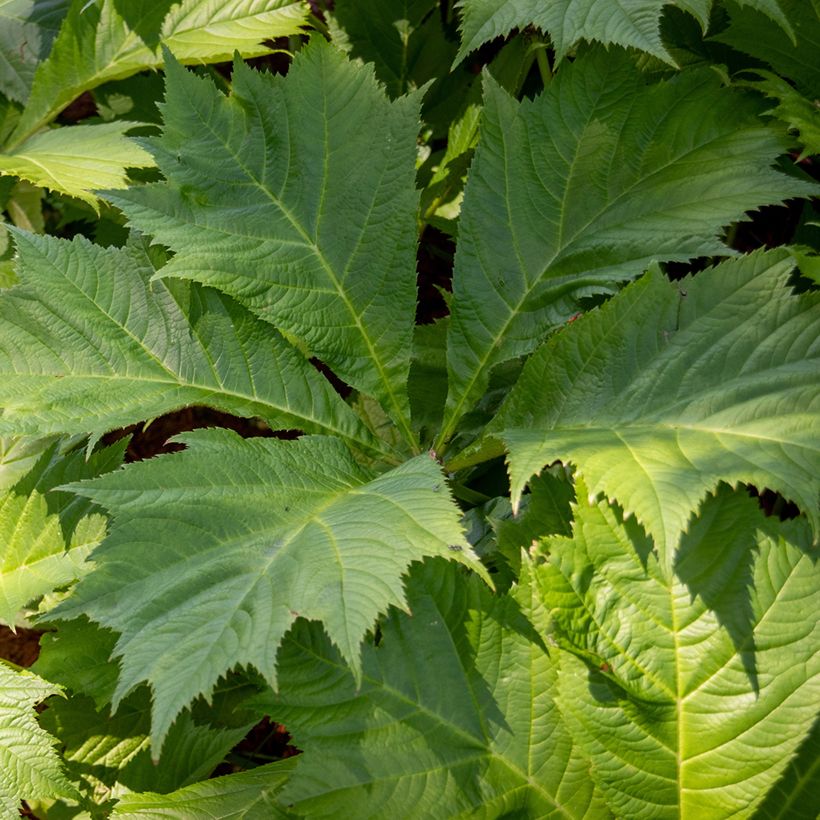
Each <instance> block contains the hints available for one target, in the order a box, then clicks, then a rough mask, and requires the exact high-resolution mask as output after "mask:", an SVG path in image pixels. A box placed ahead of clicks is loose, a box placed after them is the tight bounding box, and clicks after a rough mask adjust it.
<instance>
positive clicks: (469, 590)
mask: <svg viewBox="0 0 820 820" xmlns="http://www.w3.org/2000/svg"><path fill="white" fill-rule="evenodd" d="M408 604H409V606H410V609H411V611H412V613H413V614H412V616H408V615H406V614H404V613H399V612H397V611H395V610H392V611H391V613H390V615H389V617H388V618H387V620H386V622H385V623H383V625H382V633H381V640H380V643H379V646H378V648H373V647H368V648H367V649H366V651H365V656H364V674H363V683H362V685H361V687H357V686H356V684H355V683H354V681H353V678H352V677H351V675H350V672H349V670H347V669H346V668H345V666H344V664H343V663H342V660H341V658H340V656H339V654H338V653H337V652H336V651H335V650H334V649H333V648H332V647H331V646H330V644H329V643H328V641H327V639H326V638H325V637H324V636H323V635H322V634H321V632H320V631H319V630H318V629H316V628H315V627H312V626H310V625H307V624H300V625H297V627H295V628H294V631H293V633H292V634H291V636H289V637H288V639H287V640H286V641H285V643H284V645H283V649H282V652H283V657H282V677H281V680H280V685H281V691H280V695H279V696H273V695H271V696H269V697H268V698H265V700H264V702H265V703H266V709H267V710H268V711H269V713H270V714H272V715H276V718H277V719H278V720H282V721H283V722H284V723H285V724H286V725H287V726H288V727H289V729H290V731H291V732H292V733H293V736H294V740H295V742H296V743H297V744H298V745H299V746H300V747H301V748H303V749H305V753H304V754H303V755H302V756H301V757H300V758H298V760H297V765H296V770H295V773H294V777H293V778H292V780H291V782H290V783H289V784H288V785H287V786H286V787H285V789H284V790H283V792H282V802H283V803H286V804H292V805H293V806H294V809H295V810H296V811H297V812H298V813H299V814H305V815H306V816H308V817H315V818H320V817H328V818H331V817H339V816H342V815H344V814H347V813H351V814H354V815H355V816H356V817H372V818H376V817H386V816H391V815H395V816H406V815H407V807H408V806H412V807H413V815H414V816H417V817H436V818H455V817H459V818H467V817H478V818H487V820H490V818H495V817H505V816H509V817H539V818H607V817H609V813H608V811H607V810H606V807H605V806H604V805H603V804H602V802H601V799H600V796H599V795H598V794H596V793H595V792H594V789H593V788H592V784H591V782H590V778H589V773H588V771H587V770H586V767H585V764H584V762H583V761H582V760H581V759H580V757H579V755H578V751H577V750H576V749H575V748H574V747H573V743H572V740H571V738H570V736H569V734H568V733H567V731H566V729H565V727H564V725H563V723H562V721H561V718H560V716H559V714H558V710H557V709H556V707H555V703H554V701H553V697H552V693H553V687H554V685H555V682H556V666H555V662H554V660H553V659H552V657H551V655H550V654H549V653H548V652H547V651H546V649H545V648H544V646H543V644H541V643H540V641H539V639H538V637H537V634H536V633H535V632H534V630H533V624H538V625H539V626H540V627H545V626H546V623H547V621H548V613H547V610H546V609H545V608H544V607H543V606H542V605H541V603H540V600H539V596H538V593H537V590H535V589H534V585H533V584H532V583H531V582H530V578H529V574H528V570H527V568H526V566H525V569H524V571H523V573H522V579H521V582H520V584H519V586H518V587H517V589H516V590H515V592H514V593H513V594H511V595H505V596H503V597H500V598H494V596H493V595H492V594H490V592H489V591H488V590H487V589H486V588H485V587H484V585H483V584H482V583H481V582H480V581H479V580H478V579H477V578H475V577H473V578H468V579H465V578H463V577H461V573H460V572H459V570H458V568H456V567H447V566H445V565H443V564H442V563H441V562H432V561H431V562H427V563H426V564H425V565H424V566H423V567H419V568H418V569H416V570H414V572H413V573H412V574H411V579H410V581H409V583H408ZM433 659H435V660H433ZM433 664H434V665H435V673H433Z"/></svg>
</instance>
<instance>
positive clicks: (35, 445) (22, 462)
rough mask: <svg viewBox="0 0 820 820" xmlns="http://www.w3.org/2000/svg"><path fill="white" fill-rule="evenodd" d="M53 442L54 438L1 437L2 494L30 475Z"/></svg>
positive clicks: (0, 478)
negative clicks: (27, 474)
mask: <svg viewBox="0 0 820 820" xmlns="http://www.w3.org/2000/svg"><path fill="white" fill-rule="evenodd" d="M53 442H54V438H53V437H46V438H37V437H34V436H0V493H2V492H4V491H5V490H7V489H9V488H10V487H12V486H14V485H15V484H16V483H17V482H18V481H19V480H20V479H21V478H22V477H23V476H24V475H25V474H26V473H28V472H29V470H31V468H32V467H33V466H34V465H35V464H36V463H37V460H38V459H39V458H40V457H41V456H42V455H43V453H44V452H45V451H46V450H48V449H49V447H51V445H52V444H53Z"/></svg>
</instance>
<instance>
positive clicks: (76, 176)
mask: <svg viewBox="0 0 820 820" xmlns="http://www.w3.org/2000/svg"><path fill="white" fill-rule="evenodd" d="M138 124H139V123H133V122H126V121H122V122H108V123H100V124H98V125H77V126H74V127H71V128H55V129H52V130H50V131H43V132H41V133H39V134H35V135H34V136H33V137H30V138H29V139H27V140H26V141H25V142H23V143H22V144H20V145H18V146H17V148H16V149H15V150H14V151H13V152H11V153H7V154H0V173H4V174H13V175H15V176H18V177H22V178H23V179H26V180H28V181H29V182H33V183H34V184H35V185H42V186H43V187H45V188H51V189H52V190H54V191H59V192H60V193H63V194H68V195H69V196H75V197H77V198H78V199H81V200H83V202H87V203H88V204H89V205H91V206H93V207H95V208H96V206H97V197H96V196H95V195H94V194H93V193H92V191H94V190H96V189H99V188H125V187H126V182H127V178H126V173H125V169H126V168H150V167H153V165H154V160H153V158H152V157H151V155H150V154H149V153H148V152H147V151H146V150H145V149H144V148H140V146H139V145H137V144H136V143H135V142H134V141H133V140H130V139H128V138H127V137H126V136H125V132H126V131H128V130H129V129H131V128H133V127H134V126H135V125H138Z"/></svg>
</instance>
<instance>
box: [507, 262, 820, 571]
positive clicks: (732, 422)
mask: <svg viewBox="0 0 820 820" xmlns="http://www.w3.org/2000/svg"><path fill="white" fill-rule="evenodd" d="M792 268H793V262H792V260H791V259H790V257H789V256H788V254H786V253H785V252H784V251H771V252H769V253H757V254H753V255H750V256H747V257H744V258H742V259H738V260H730V261H727V262H723V263H722V264H720V265H718V266H717V267H715V268H712V269H711V270H708V271H704V272H703V273H699V274H697V275H696V276H694V277H689V278H687V279H685V280H682V281H681V282H679V283H675V284H671V283H670V282H669V281H668V280H666V279H665V277H664V276H663V275H662V274H660V273H650V274H647V275H646V276H645V277H644V278H642V279H641V280H640V281H639V282H636V283H634V284H632V285H630V286H629V287H628V288H626V290H624V291H623V292H622V293H620V294H619V295H618V296H616V297H615V298H614V299H612V300H611V301H610V302H608V303H607V304H605V305H604V306H603V307H602V308H599V309H597V310H595V311H593V312H592V313H590V314H588V315H587V316H584V317H581V318H580V319H579V320H578V321H576V322H573V323H572V324H571V325H569V326H568V327H567V328H565V329H564V330H562V331H561V332H560V333H558V334H557V335H556V336H554V337H553V338H552V339H551V340H550V341H549V342H547V343H546V344H545V345H544V346H543V347H542V348H541V349H540V350H539V351H537V352H536V353H535V354H534V355H533V356H532V357H531V359H530V360H529V362H527V364H526V366H525V368H524V371H523V373H522V375H521V378H520V379H519V381H518V384H517V385H516V386H515V388H514V390H513V391H512V393H511V394H510V397H509V400H508V401H507V403H506V404H505V405H504V406H503V407H502V409H501V412H500V414H499V417H498V418H497V419H496V421H495V422H494V425H495V429H498V430H503V431H504V432H503V433H502V434H501V437H502V438H503V439H504V441H505V442H506V444H507V446H508V448H509V453H510V456H509V460H510V476H511V480H512V494H513V500H514V501H516V500H517V499H518V498H519V497H520V495H521V491H522V489H523V487H524V485H525V484H526V482H527V480H528V479H529V477H530V476H531V475H533V473H535V472H538V471H539V470H540V469H541V468H542V467H543V466H544V465H545V464H549V463H551V462H552V461H555V460H561V461H566V462H572V463H573V464H575V465H576V468H577V472H578V473H579V474H580V475H582V476H583V477H584V481H585V483H586V484H587V486H588V487H589V489H590V491H591V492H592V493H600V492H603V493H605V494H606V495H607V496H608V497H609V498H614V499H617V500H618V502H619V503H620V504H621V505H622V506H623V507H624V509H625V510H626V511H627V512H629V513H630V514H631V513H634V514H635V515H636V516H637V518H638V520H639V521H640V522H641V523H642V524H643V525H644V526H645V527H646V528H647V530H648V531H649V532H650V533H651V534H652V535H653V537H654V539H655V544H656V546H657V548H658V549H659V551H661V552H662V553H664V554H665V555H666V559H665V560H666V561H667V562H668V561H671V560H672V554H673V550H674V549H675V547H676V545H677V543H678V537H679V535H680V533H681V531H682V530H683V529H684V528H685V527H686V524H687V521H688V520H689V517H690V515H691V512H692V510H695V509H697V507H698V505H699V503H700V501H701V500H702V498H703V497H704V495H705V494H706V493H707V492H709V491H710V490H712V489H714V488H715V487H716V486H717V484H718V482H719V481H721V480H723V481H726V482H732V483H734V482H737V481H745V482H748V483H751V484H754V485H755V486H757V487H759V488H761V489H762V488H764V487H770V488H772V489H774V490H777V491H778V492H780V493H782V494H783V495H784V496H786V497H787V498H789V499H791V500H793V501H795V502H797V503H798V504H799V505H800V506H801V508H802V509H803V511H804V512H806V514H807V515H808V516H809V518H810V519H811V521H812V522H813V524H814V527H815V531H817V530H818V524H819V523H820V522H819V521H818V512H817V498H818V493H820V424H818V413H817V411H818V401H819V400H820V390H818V386H819V385H820V341H818V340H820V305H818V297H817V296H816V295H812V294H805V295H803V296H800V297H796V296H794V295H793V294H792V293H791V291H790V289H789V288H788V286H787V279H788V276H789V274H790V272H791V270H792Z"/></svg>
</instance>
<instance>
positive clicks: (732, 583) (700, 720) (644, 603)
mask: <svg viewBox="0 0 820 820" xmlns="http://www.w3.org/2000/svg"><path fill="white" fill-rule="evenodd" d="M578 489H579V497H583V496H584V495H585V489H586V488H585V487H584V486H583V482H581V483H580V484H579V488H578ZM575 513H576V520H575V528H574V536H573V538H551V539H548V540H547V541H546V542H545V544H544V548H545V551H546V552H547V554H548V557H547V563H546V564H542V565H541V566H540V567H539V568H538V571H537V578H538V580H539V583H540V586H541V590H542V593H543V595H544V605H545V606H546V607H547V608H548V609H549V610H551V613H552V617H553V634H554V635H555V636H556V638H557V639H558V641H559V643H560V644H561V645H562V646H564V647H565V648H567V649H569V650H570V651H572V652H574V653H575V654H576V656H575V657H573V655H570V654H568V653H565V654H562V656H561V665H560V673H559V685H558V691H559V694H558V704H559V707H560V709H561V713H562V714H563V715H564V717H565V718H566V720H567V722H568V725H569V728H570V730H571V732H572V735H573V737H574V738H576V740H577V741H578V742H579V743H580V744H581V746H582V748H583V749H584V750H585V752H586V754H588V755H589V757H590V761H591V772H592V776H593V779H594V780H595V782H596V784H597V785H598V786H599V787H600V788H601V789H602V790H603V791H604V794H605V796H606V798H607V801H608V803H609V805H610V807H611V808H612V810H613V812H614V813H615V815H616V816H618V817H629V818H635V820H640V819H641V818H646V819H647V820H650V819H651V820H665V819H666V818H669V820H681V819H682V818H692V820H695V818H702V817H729V816H736V817H749V816H750V815H751V814H752V812H753V810H754V808H755V807H756V805H757V804H759V803H760V801H761V800H762V799H763V797H764V795H765V794H766V792H767V791H768V790H769V789H770V788H771V787H772V786H773V785H774V784H775V783H776V782H777V779H778V777H779V776H780V775H781V773H782V772H783V771H784V769H785V767H786V765H787V763H788V762H789V759H790V758H791V756H792V755H793V754H794V752H795V751H796V750H797V748H798V746H799V744H800V742H801V740H802V739H803V738H804V737H805V735H806V732H807V729H808V728H809V727H810V726H811V723H812V721H813V720H814V718H815V715H816V707H817V698H818V697H820V674H818V672H820V665H819V664H818V660H820V657H818V654H817V628H816V624H815V623H814V621H813V620H812V619H811V618H808V619H807V618H806V617H805V613H806V612H812V611H814V610H816V608H817V606H818V604H820V595H819V594H818V589H820V588H819V587H818V584H817V580H818V576H817V571H816V568H815V562H814V560H813V558H812V556H811V554H810V546H811V533H810V531H809V528H808V526H806V522H805V521H792V522H788V524H785V525H780V524H779V523H777V522H774V521H772V520H771V519H770V520H766V519H764V517H763V515H762V513H761V512H760V511H759V509H757V508H756V503H755V501H754V500H752V499H750V498H749V497H748V496H747V495H746V494H745V493H738V492H733V491H731V490H729V488H727V487H726V486H725V485H724V486H723V487H722V488H721V489H720V490H719V491H718V493H717V495H716V496H714V497H710V498H709V499H708V500H707V501H706V502H705V503H704V505H703V508H702V511H701V514H700V516H699V518H697V519H695V521H694V522H693V524H692V526H691V528H690V530H689V532H688V533H687V534H686V535H685V536H684V537H683V538H682V540H681V543H680V548H679V549H678V551H677V553H676V556H675V565H674V574H672V573H671V572H667V571H666V570H664V569H663V567H662V566H661V565H660V564H659V562H658V561H657V559H656V558H655V556H654V555H653V554H652V552H651V546H652V545H651V540H650V539H648V538H647V537H646V536H645V535H644V534H643V532H642V531H641V529H640V527H639V526H638V525H637V524H636V523H635V522H634V521H629V522H627V523H624V522H623V521H622V517H621V516H620V515H619V514H618V513H617V512H616V511H615V510H613V509H611V508H610V507H609V506H608V505H607V504H606V502H599V503H598V504H593V505H589V504H587V503H584V502H580V503H579V504H578V505H577V507H576V509H575ZM581 658H584V659H586V661H587V662H586V663H585V662H584V661H583V660H581Z"/></svg>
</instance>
